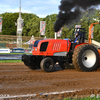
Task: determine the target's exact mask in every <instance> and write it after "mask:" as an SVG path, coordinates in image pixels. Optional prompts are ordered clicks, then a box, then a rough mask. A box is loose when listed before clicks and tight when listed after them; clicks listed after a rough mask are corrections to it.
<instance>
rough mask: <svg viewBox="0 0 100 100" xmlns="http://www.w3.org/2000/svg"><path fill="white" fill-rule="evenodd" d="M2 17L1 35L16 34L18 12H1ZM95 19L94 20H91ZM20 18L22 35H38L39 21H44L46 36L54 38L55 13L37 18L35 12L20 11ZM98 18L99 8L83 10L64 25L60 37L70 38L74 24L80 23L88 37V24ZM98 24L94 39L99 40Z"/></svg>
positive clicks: (95, 28)
mask: <svg viewBox="0 0 100 100" xmlns="http://www.w3.org/2000/svg"><path fill="white" fill-rule="evenodd" d="M0 16H1V17H3V30H2V33H0V34H2V35H16V31H17V27H16V26H15V22H17V19H18V16H19V13H7V12H6V13H3V14H1V15H0ZM93 18H94V19H96V20H93ZM22 19H24V27H23V33H22V35H23V36H32V35H34V36H35V37H39V36H40V21H46V37H47V38H54V33H55V32H54V23H55V21H56V19H57V14H52V15H47V16H46V17H45V18H39V17H38V16H37V15H35V14H27V13H22ZM97 20H99V10H97V9H92V10H89V11H88V12H83V14H82V16H81V20H78V19H77V20H76V21H73V23H70V25H67V26H66V25H64V26H63V31H62V37H61V38H70V37H71V34H72V33H73V29H74V26H75V25H76V24H80V25H81V26H82V28H85V29H86V32H87V34H86V37H87V38H88V32H89V26H90V24H91V23H95V22H97ZM99 27H100V25H95V27H94V40H96V41H98V42H100V28H99Z"/></svg>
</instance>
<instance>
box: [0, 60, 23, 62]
mask: <svg viewBox="0 0 100 100" xmlns="http://www.w3.org/2000/svg"><path fill="white" fill-rule="evenodd" d="M21 62H22V61H21V60H0V63H21Z"/></svg>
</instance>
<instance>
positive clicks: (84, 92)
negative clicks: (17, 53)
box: [0, 63, 100, 100]
mask: <svg viewBox="0 0 100 100" xmlns="http://www.w3.org/2000/svg"><path fill="white" fill-rule="evenodd" d="M70 66H71V65H70ZM71 68H72V66H71ZM71 90H77V91H76V92H73V93H63V94H59V95H57V94H56V95H48V96H47V95H40V93H50V92H62V91H71ZM79 90H80V91H79ZM1 94H2V95H5V94H6V95H7V94H9V95H10V96H13V95H26V94H37V95H36V96H35V97H34V96H33V97H28V98H26V99H30V100H31V99H32V100H48V99H50V100H53V99H55V98H58V99H60V100H62V99H63V98H65V97H81V96H89V95H91V94H100V68H98V70H97V71H94V72H79V71H77V70H76V69H74V68H72V69H70V68H66V69H64V70H62V69H61V68H60V67H59V65H55V69H54V71H53V72H50V73H47V72H44V71H42V70H41V69H38V70H31V69H29V68H28V67H27V66H25V65H24V64H23V63H0V95H1ZM15 99H17V100H19V99H20V100H23V99H25V98H15ZM7 100H8V99H7ZM10 100H11V99H10ZM13 100H14V99H13Z"/></svg>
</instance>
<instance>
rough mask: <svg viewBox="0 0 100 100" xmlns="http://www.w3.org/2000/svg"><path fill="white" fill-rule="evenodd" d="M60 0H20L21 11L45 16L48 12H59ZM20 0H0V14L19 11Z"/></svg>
mask: <svg viewBox="0 0 100 100" xmlns="http://www.w3.org/2000/svg"><path fill="white" fill-rule="evenodd" d="M60 1H61V0H21V12H22V13H33V14H36V15H37V16H39V17H40V18H41V17H46V16H47V15H50V14H55V13H56V14H58V13H59V5H60ZM19 2H20V0H0V14H2V13H5V12H12V13H14V12H19V6H20V5H19Z"/></svg>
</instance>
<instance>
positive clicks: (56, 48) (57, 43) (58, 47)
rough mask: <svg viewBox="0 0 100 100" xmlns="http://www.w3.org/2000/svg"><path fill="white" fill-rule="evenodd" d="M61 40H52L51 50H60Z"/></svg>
mask: <svg viewBox="0 0 100 100" xmlns="http://www.w3.org/2000/svg"><path fill="white" fill-rule="evenodd" d="M60 47H61V42H54V44H53V48H52V50H60Z"/></svg>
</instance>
